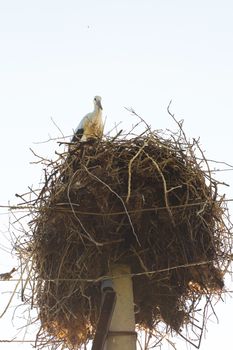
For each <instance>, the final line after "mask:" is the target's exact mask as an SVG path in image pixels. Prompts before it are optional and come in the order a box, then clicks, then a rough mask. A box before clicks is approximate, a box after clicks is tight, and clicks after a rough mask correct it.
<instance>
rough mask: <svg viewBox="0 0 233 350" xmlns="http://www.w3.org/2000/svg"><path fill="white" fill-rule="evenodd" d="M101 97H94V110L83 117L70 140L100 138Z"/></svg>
mask: <svg viewBox="0 0 233 350" xmlns="http://www.w3.org/2000/svg"><path fill="white" fill-rule="evenodd" d="M102 109H103V108H102V105H101V97H100V96H95V97H94V110H93V112H91V113H88V114H87V115H85V117H83V119H82V120H81V122H80V123H79V125H78V127H77V128H76V130H75V133H74V136H73V138H72V140H71V142H75V141H81V142H84V141H88V139H93V138H101V137H102V136H103V129H104V125H103V120H102Z"/></svg>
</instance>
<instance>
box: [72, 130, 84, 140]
mask: <svg viewBox="0 0 233 350" xmlns="http://www.w3.org/2000/svg"><path fill="white" fill-rule="evenodd" d="M83 132H84V129H78V130H76V131H75V133H74V136H73V137H72V139H71V142H77V141H79V140H80V139H81V137H82V136H83Z"/></svg>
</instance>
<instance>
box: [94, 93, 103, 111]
mask: <svg viewBox="0 0 233 350" xmlns="http://www.w3.org/2000/svg"><path fill="white" fill-rule="evenodd" d="M94 106H95V107H96V106H97V107H98V108H100V109H103V107H102V104H101V97H100V96H95V97H94Z"/></svg>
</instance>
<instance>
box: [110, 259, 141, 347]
mask: <svg viewBox="0 0 233 350" xmlns="http://www.w3.org/2000/svg"><path fill="white" fill-rule="evenodd" d="M111 277H112V281H113V288H114V290H115V292H116V298H117V299H116V305H115V309H114V312H113V316H112V320H111V323H110V327H109V332H108V335H107V339H106V343H105V348H104V350H136V340H137V336H136V332H135V317H134V300H133V286H132V277H131V275H130V267H129V266H127V265H120V264H119V265H113V266H112V267H111V270H110V278H111Z"/></svg>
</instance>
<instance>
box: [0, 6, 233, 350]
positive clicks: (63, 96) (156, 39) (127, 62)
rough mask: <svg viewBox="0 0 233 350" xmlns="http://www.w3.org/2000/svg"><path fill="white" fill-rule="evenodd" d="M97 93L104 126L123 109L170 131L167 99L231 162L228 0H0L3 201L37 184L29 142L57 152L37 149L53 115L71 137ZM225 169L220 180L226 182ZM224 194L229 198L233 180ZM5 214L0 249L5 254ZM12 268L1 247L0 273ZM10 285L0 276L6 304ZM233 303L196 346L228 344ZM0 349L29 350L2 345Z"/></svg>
mask: <svg viewBox="0 0 233 350" xmlns="http://www.w3.org/2000/svg"><path fill="white" fill-rule="evenodd" d="M94 95H101V96H102V99H103V107H104V115H105V116H106V117H107V122H106V127H105V130H106V132H107V131H108V130H110V129H111V128H112V127H113V126H114V123H119V122H122V126H123V127H124V129H125V130H127V128H129V127H130V126H131V125H132V124H134V123H135V122H137V120H136V118H134V117H132V116H131V115H130V114H129V113H127V112H126V111H125V109H124V107H133V108H134V109H135V110H136V112H137V113H138V114H140V115H141V116H142V117H143V118H144V119H145V120H146V121H147V123H148V124H150V125H151V126H152V128H153V129H166V128H175V125H174V123H173V121H172V120H171V118H170V117H169V116H168V114H167V112H166V108H167V105H168V103H169V101H170V100H171V99H172V101H173V102H172V107H171V109H172V111H173V112H174V113H175V115H176V117H177V119H184V120H185V124H184V128H185V130H186V133H187V135H188V137H190V138H192V137H195V138H198V137H199V136H200V138H201V145H202V148H203V149H204V150H205V151H206V153H205V154H206V156H207V158H211V159H215V160H220V161H225V162H227V163H231V164H232V163H233V159H232V149H233V139H232V126H233V122H232V119H233V2H232V1H230V0H229V1H226V0H221V1H220V0H219V1H216V0H211V1H210V0H196V1H191V0H117V1H115V0H114V1H113V0H98V1H96V0H85V1H81V0H76V1H75V0H73V1H72V0H63V1H61V0H40V1H35V0H28V1H26V0H0V118H1V138H0V144H1V145H0V146H1V150H2V152H1V164H2V167H1V185H0V186H1V189H0V194H1V198H0V204H1V205H3V204H7V203H8V201H10V203H11V204H16V203H18V200H17V198H15V196H14V195H15V193H24V192H26V191H27V186H31V185H32V184H34V186H35V187H37V184H38V181H39V180H40V177H41V168H40V167H39V166H36V165H31V164H29V163H30V162H33V161H34V160H35V158H34V157H33V155H32V153H31V152H30V151H29V148H30V147H31V148H33V149H34V150H35V151H36V152H37V153H39V154H42V155H44V156H47V155H49V156H53V154H54V152H55V150H56V149H57V150H59V147H58V145H57V144H56V142H53V143H45V144H35V143H36V142H41V141H44V140H47V139H48V138H49V137H57V136H60V134H59V132H58V130H57V128H56V127H55V126H54V124H53V123H52V121H51V117H52V118H53V120H54V121H55V122H56V124H57V125H58V126H59V127H60V129H61V130H62V132H63V133H64V134H65V135H67V136H68V135H71V134H72V130H73V129H75V128H76V126H77V124H78V123H79V120H80V119H81V118H82V117H83V115H84V114H86V113H87V112H89V111H91V110H92V100H93V96H94ZM214 166H216V164H213V167H214ZM217 167H218V166H217ZM232 175H233V173H232V172H231V171H226V172H221V173H218V174H217V177H218V179H220V180H221V181H225V182H227V183H229V184H231V185H232V183H233V181H232V180H233V176H232ZM221 191H222V193H226V196H227V197H228V198H233V191H232V187H230V188H227V187H220V192H221ZM229 208H230V211H231V213H232V210H233V206H232V205H231V204H229ZM5 213H6V210H1V211H0V230H1V232H0V233H1V234H2V237H3V238H2V244H1V245H4V246H5V247H6V246H7V247H8V249H9V247H10V242H9V233H8V232H7V231H8V216H7V215H6V214H5ZM12 266H14V263H13V262H12V257H11V255H10V254H9V253H6V252H4V251H2V250H1V255H0V273H1V272H5V271H7V269H8V268H12ZM10 283H13V282H8V283H3V282H0V299H1V300H0V307H1V311H2V310H3V309H4V305H5V304H6V300H7V298H9V293H8V292H9V291H10V289H11V287H10V286H11V285H12V286H13V284H10ZM229 288H231V286H230V284H229ZM231 289H233V288H231ZM17 302H18V303H20V301H19V300H18V301H17V300H16V301H15V302H14V303H15V304H16V303H17ZM15 304H14V305H15ZM232 308H233V302H232V300H231V298H230V297H228V298H226V299H225V302H222V303H221V304H218V306H217V308H216V310H217V315H218V317H219V324H217V323H216V321H214V320H213V321H210V323H209V324H208V332H207V334H206V338H205V339H204V340H203V342H202V345H201V350H204V349H205V350H210V349H211V350H218V349H219V348H220V347H223V345H224V349H225V350H230V349H231V348H232V326H231V325H232V311H233V309H232ZM17 322H18V321H17V318H16V319H14V323H12V321H11V316H8V315H7V314H6V316H5V317H4V318H3V319H0V340H1V339H10V338H11V337H14V335H15V334H16V333H17V327H18V323H17ZM20 337H21V339H22V333H21V335H19V338H20ZM31 337H33V335H32V336H31ZM174 341H176V339H175V340H174ZM177 344H179V348H178V349H179V350H183V349H186V345H185V344H184V343H183V342H182V344H180V343H178V342H177ZM0 349H6V350H15V349H19V350H20V349H24V350H29V349H32V346H31V345H30V344H24V345H19V344H3V343H1V342H0Z"/></svg>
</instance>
